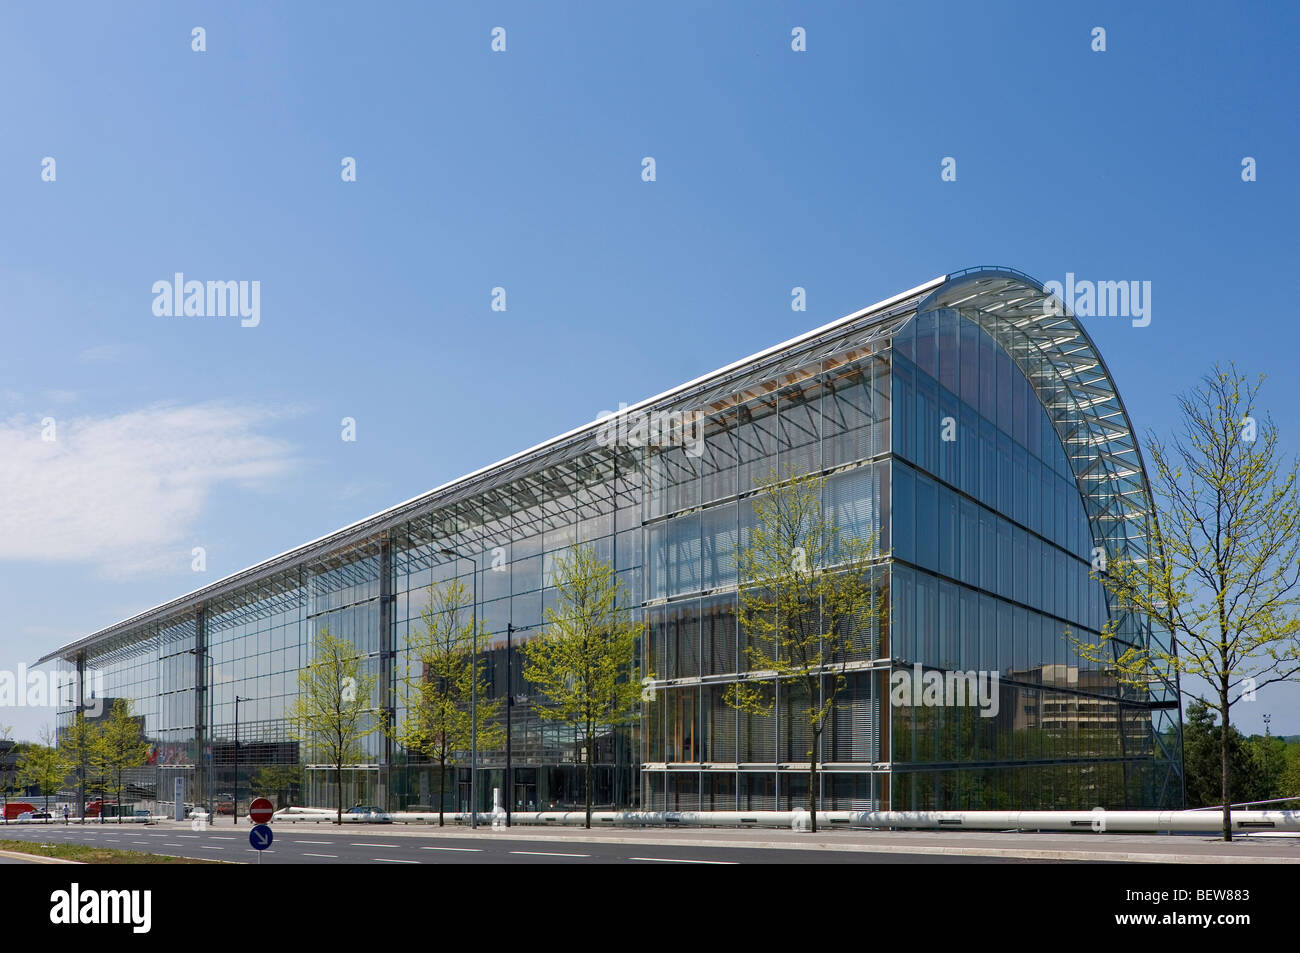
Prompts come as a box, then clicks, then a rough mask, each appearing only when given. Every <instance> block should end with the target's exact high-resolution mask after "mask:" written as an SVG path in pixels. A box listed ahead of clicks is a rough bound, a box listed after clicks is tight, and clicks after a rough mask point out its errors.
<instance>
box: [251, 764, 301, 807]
mask: <svg viewBox="0 0 1300 953" xmlns="http://www.w3.org/2000/svg"><path fill="white" fill-rule="evenodd" d="M251 784H252V786H253V792H254V796H257V797H266V796H270V798H271V800H273V801H274V802H275V806H276V808H277V809H279V808H283V807H287V806H288V804H289V803H290V801H289V799H290V798H291V797H293V792H294V790H295V789H298V790H301V787H302V766H301V765H298V764H268V765H265V766H264V767H262V768H259V769H258V771H257V773H256V774H254V775H253V777H252V779H251Z"/></svg>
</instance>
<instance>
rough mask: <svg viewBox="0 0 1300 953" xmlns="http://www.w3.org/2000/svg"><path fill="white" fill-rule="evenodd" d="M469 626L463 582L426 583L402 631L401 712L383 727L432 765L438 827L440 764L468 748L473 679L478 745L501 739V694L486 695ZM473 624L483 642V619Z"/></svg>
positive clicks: (455, 759) (456, 759)
mask: <svg viewBox="0 0 1300 953" xmlns="http://www.w3.org/2000/svg"><path fill="white" fill-rule="evenodd" d="M475 624H476V623H475V621H474V617H473V611H472V607H471V606H470V604H469V597H468V594H467V592H466V589H465V584H464V583H463V582H461V581H460V580H459V579H453V580H450V581H448V582H445V583H441V584H437V585H434V586H431V587H430V589H429V601H428V604H427V605H426V606H425V607H424V608H423V609H422V610H420V621H419V622H418V623H416V624H415V625H413V626H412V627H411V632H410V634H409V635H408V636H407V640H406V648H407V653H406V668H405V670H404V671H403V672H402V674H401V676H400V677H399V679H398V686H397V688H398V696H399V702H400V704H401V707H402V708H403V709H404V710H405V712H406V714H405V717H403V718H402V720H401V721H400V722H398V723H397V724H396V725H394V726H391V727H390V728H389V734H390V736H391V737H392V738H393V740H394V741H396V742H397V743H398V744H400V745H401V746H402V747H403V748H405V749H406V750H407V751H409V752H411V753H413V754H417V755H420V756H421V757H424V758H427V759H428V760H430V761H432V762H434V763H436V764H437V765H438V826H439V827H441V826H443V823H444V819H443V792H444V791H445V790H446V777H447V766H448V765H449V764H450V765H455V764H458V763H459V762H460V761H461V760H462V759H463V758H464V757H465V756H466V755H467V754H468V753H469V752H470V751H471V750H472V747H473V741H474V721H475V719H474V715H473V711H472V709H471V701H472V699H473V698H474V693H475V685H474V682H475V679H477V681H478V686H477V696H478V703H477V708H478V718H477V722H478V747H479V748H480V749H484V748H499V747H501V746H502V745H503V744H504V743H505V731H504V729H503V728H502V727H501V725H500V722H499V717H500V714H501V705H502V700H501V699H496V700H492V699H489V698H488V697H487V680H486V678H485V673H484V663H483V660H482V659H481V658H480V659H478V660H475V659H474V642H475V640H474V626H475ZM477 624H478V626H479V643H480V644H483V643H484V642H485V641H486V639H485V638H484V633H483V628H482V623H481V622H478V623H477ZM475 807H476V805H475Z"/></svg>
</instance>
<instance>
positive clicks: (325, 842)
mask: <svg viewBox="0 0 1300 953" xmlns="http://www.w3.org/2000/svg"><path fill="white" fill-rule="evenodd" d="M291 843H294V844H332V843H334V842H333V841H332V840H296V841H292V842H291Z"/></svg>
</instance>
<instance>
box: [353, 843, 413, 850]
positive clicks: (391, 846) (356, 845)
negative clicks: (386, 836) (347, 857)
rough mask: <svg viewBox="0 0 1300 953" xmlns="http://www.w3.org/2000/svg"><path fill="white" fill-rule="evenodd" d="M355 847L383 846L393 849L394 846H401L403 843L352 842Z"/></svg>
mask: <svg viewBox="0 0 1300 953" xmlns="http://www.w3.org/2000/svg"><path fill="white" fill-rule="evenodd" d="M351 846H353V847H382V848H385V849H388V850H392V849H393V848H394V847H401V846H402V845H401V844H352V845H351Z"/></svg>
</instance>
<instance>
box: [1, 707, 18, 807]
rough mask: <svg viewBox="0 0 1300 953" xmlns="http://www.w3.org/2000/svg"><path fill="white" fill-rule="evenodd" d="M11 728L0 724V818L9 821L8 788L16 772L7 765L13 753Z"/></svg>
mask: <svg viewBox="0 0 1300 953" xmlns="http://www.w3.org/2000/svg"><path fill="white" fill-rule="evenodd" d="M13 749H14V739H13V728H11V727H10V726H9V725H0V804H3V805H4V807H3V808H2V809H0V818H3V819H4V822H5V823H6V824H7V823H9V789H10V788H11V787H13V784H14V780H15V774H16V772H15V771H14V770H13V769H12V768H10V767H9V759H10V758H11V757H13V755H14V750H13Z"/></svg>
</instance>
